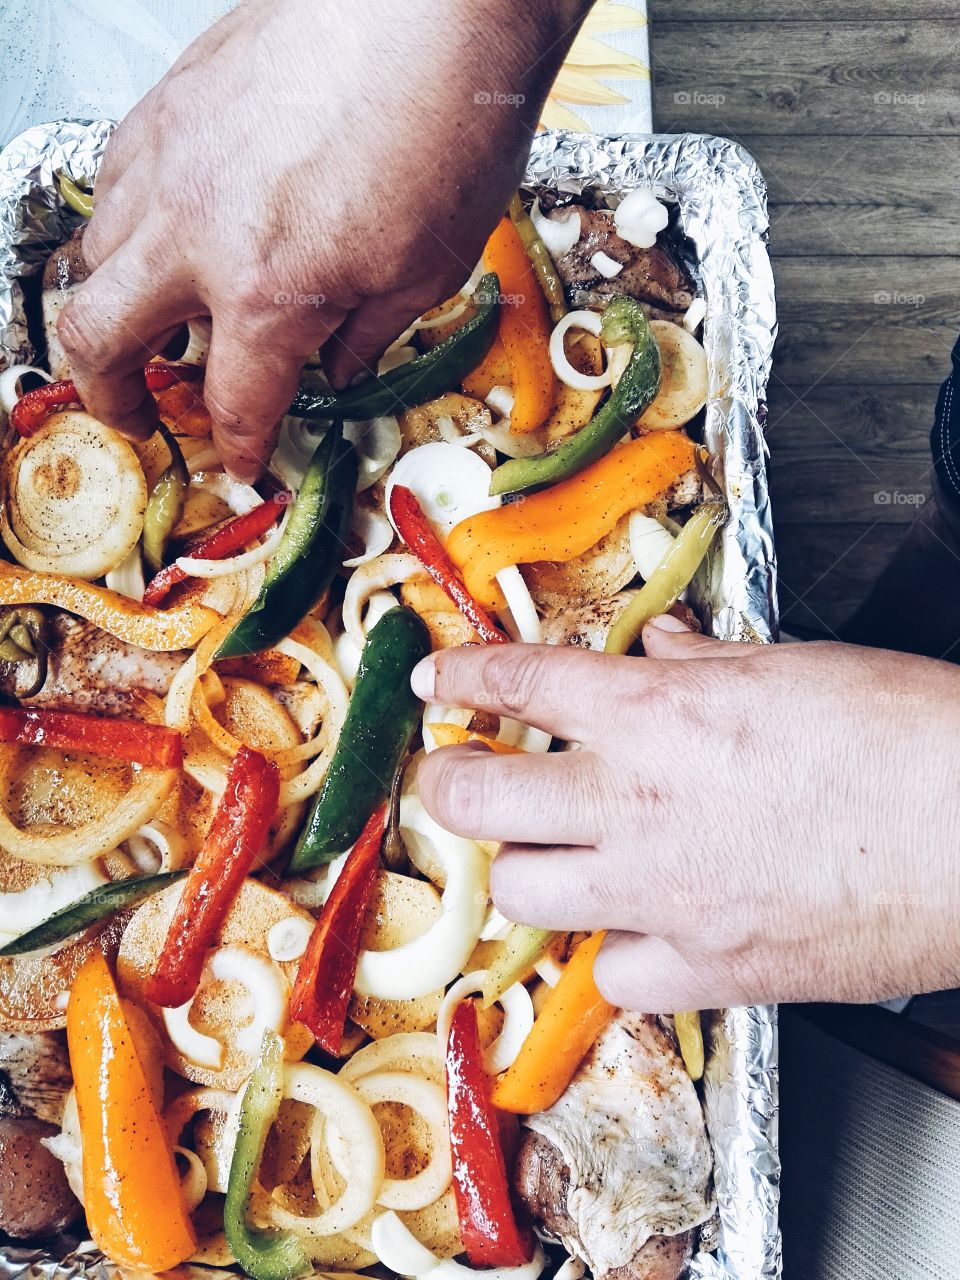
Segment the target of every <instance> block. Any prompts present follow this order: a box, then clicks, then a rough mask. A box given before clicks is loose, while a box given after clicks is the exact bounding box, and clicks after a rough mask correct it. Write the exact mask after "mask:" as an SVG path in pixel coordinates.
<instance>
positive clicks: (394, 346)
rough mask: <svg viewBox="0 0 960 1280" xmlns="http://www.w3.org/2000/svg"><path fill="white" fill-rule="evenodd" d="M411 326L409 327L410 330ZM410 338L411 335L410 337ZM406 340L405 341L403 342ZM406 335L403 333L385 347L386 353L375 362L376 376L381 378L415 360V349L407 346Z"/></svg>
mask: <svg viewBox="0 0 960 1280" xmlns="http://www.w3.org/2000/svg"><path fill="white" fill-rule="evenodd" d="M412 327H413V326H411V329H412ZM410 336H412V335H410ZM404 339H407V341H404ZM408 342H409V337H408V333H403V334H401V335H400V337H399V338H398V339H397V340H396V342H393V343H391V345H390V346H389V347H387V349H386V351H385V352H384V353H383V355H382V356H381V357H380V359H379V360H378V361H377V376H378V377H380V378H382V377H383V375H384V374H385V373H389V372H390V371H391V370H392V369H399V368H400V367H401V365H405V364H409V363H410V361H411V360H416V358H417V349H416V347H411V346H409V345H408Z"/></svg>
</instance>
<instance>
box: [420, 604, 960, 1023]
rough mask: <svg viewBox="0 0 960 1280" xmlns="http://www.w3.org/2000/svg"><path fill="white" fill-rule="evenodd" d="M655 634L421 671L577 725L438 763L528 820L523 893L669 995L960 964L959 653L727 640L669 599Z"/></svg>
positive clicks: (433, 680)
mask: <svg viewBox="0 0 960 1280" xmlns="http://www.w3.org/2000/svg"><path fill="white" fill-rule="evenodd" d="M678 628H679V630H678ZM643 639H644V646H645V649H646V652H647V655H648V656H647V657H646V658H616V657H610V656H605V655H603V654H592V653H586V652H584V651H582V650H577V649H563V648H559V649H554V648H548V647H536V648H534V647H530V646H525V645H510V646H503V647H501V646H495V647H494V646H491V647H489V648H483V647H476V648H467V649H458V650H446V651H444V652H442V653H440V654H437V655H435V656H434V657H432V658H429V659H427V660H426V661H425V662H424V663H422V664H421V666H420V667H418V668H417V670H416V671H415V672H414V687H415V688H416V689H417V691H418V692H419V693H421V695H422V696H426V697H428V698H429V699H430V700H431V701H434V702H440V703H444V704H448V705H453V706H466V707H475V708H478V709H481V710H485V711H489V712H494V713H498V714H503V715H508V716H513V717H516V718H518V719H520V720H523V721H526V722H528V723H530V724H533V725H537V726H538V727H540V728H543V729H546V730H548V731H549V732H550V733H553V734H554V735H556V736H557V737H559V738H563V739H567V740H571V741H574V742H576V743H578V744H579V749H578V750H573V751H567V752H563V753H560V754H557V753H553V754H549V755H538V756H535V755H531V756H526V757H524V756H503V755H494V754H493V753H491V752H488V751H486V750H485V749H483V748H479V749H478V748H475V747H474V748H471V747H458V748H447V749H445V750H442V751H437V752H433V753H431V754H430V755H429V756H428V757H427V758H426V759H425V760H424V761H423V763H422V765H421V766H420V770H419V772H418V786H419V790H420V794H421V796H422V798H423V802H424V804H425V805H426V807H427V808H428V809H429V811H430V812H431V813H432V814H433V816H434V817H435V818H436V819H437V820H438V821H439V822H441V823H443V824H444V825H445V826H447V827H449V828H451V829H452V830H454V831H456V832H459V833H460V834H462V835H466V836H473V837H476V838H478V839H490V840H504V841H507V842H508V843H507V844H506V845H505V846H504V848H503V850H502V852H501V853H500V855H499V856H498V858H497V860H496V862H495V863H494V866H493V875H492V893H493V897H494V901H495V902H496V905H497V906H498V907H499V909H500V910H501V911H502V912H503V913H504V915H506V916H507V917H508V918H509V919H512V920H518V921H522V922H524V923H527V924H532V925H540V926H544V927H547V928H550V929H558V930H569V929H600V928H607V929H610V930H613V931H614V932H613V933H612V935H611V937H610V938H609V940H608V942H607V943H606V944H605V946H604V948H603V950H602V951H601V953H600V957H599V958H598V962H597V970H596V973H597V981H598V983H599V985H600V988H601V990H602V991H603V993H604V994H605V995H606V996H607V997H608V998H609V999H610V1000H611V1001H613V1002H614V1003H616V1004H621V1005H626V1006H629V1007H633V1008H638V1009H643V1010H645V1011H648V1012H668V1013H673V1012H675V1011H676V1010H678V1009H687V1008H693V1009H696V1008H713V1007H718V1006H722V1005H727V1004H742V1003H746V1002H755V1001H759V1002H765V1001H770V1000H807V999H828V1000H869V999H874V998H878V997H883V996H890V995H894V994H902V993H905V992H914V991H921V990H935V989H940V988H944V987H949V986H953V985H956V984H957V983H958V982H960V930H958V922H960V874H958V871H957V865H956V850H957V848H958V843H960V806H958V802H957V784H956V775H957V760H958V756H960V672H958V671H957V669H956V668H955V667H951V666H948V665H947V664H946V663H939V662H933V661H930V660H927V659H922V658H915V657H910V656H903V655H899V654H894V653H888V652H883V651H878V650H870V649H860V648H854V647H852V646H844V645H834V644H802V645H801V644H797V645H785V646H779V647H776V648H765V647H763V648H762V647H757V646H752V645H735V644H723V643H721V642H719V641H715V640H709V639H706V638H703V637H701V636H697V635H694V634H692V633H691V632H688V631H686V630H684V629H683V627H682V626H681V624H680V623H678V622H677V621H676V620H675V619H673V618H669V617H668V618H661V619H658V620H657V623H656V624H651V625H650V626H648V627H647V628H646V629H645V631H644V636H643Z"/></svg>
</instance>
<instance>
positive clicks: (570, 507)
mask: <svg viewBox="0 0 960 1280" xmlns="http://www.w3.org/2000/svg"><path fill="white" fill-rule="evenodd" d="M695 457H696V445H694V443H693V442H692V441H691V440H689V439H688V438H687V436H685V435H684V434H683V432H682V431H652V432H650V433H649V434H648V435H644V436H640V437H639V439H637V440H631V441H630V442H629V443H628V444H624V445H619V446H618V447H617V448H616V449H612V450H611V451H610V452H609V453H608V454H605V455H604V457H602V458H599V459H598V460H597V461H596V462H594V463H591V465H590V466H589V467H585V468H584V469H583V471H580V472H578V473H577V474H576V475H574V476H571V477H570V478H569V479H568V480H561V481H560V483H559V484H555V485H552V486H551V487H550V488H549V489H541V490H540V492H539V493H535V494H533V495H532V496H531V497H528V498H524V499H523V500H522V501H520V502H511V503H508V504H507V505H506V506H502V507H494V508H493V510H492V511H481V512H479V513H478V514H477V515H474V516H469V517H468V518H467V519H466V520H461V521H460V523H459V524H458V525H457V526H456V527H455V528H454V529H453V531H452V532H451V533H450V535H449V537H448V538H447V551H448V552H449V553H450V555H451V556H452V558H453V560H454V561H455V563H456V564H457V565H458V566H459V568H460V570H461V572H462V573H463V577H464V581H465V583H466V585H467V590H468V591H469V592H470V594H471V595H472V596H473V597H474V599H475V600H479V602H480V603H481V604H482V605H484V606H485V607H486V608H488V609H498V608H501V607H502V606H503V603H504V602H503V599H502V597H501V593H500V589H499V587H498V586H497V584H496V575H497V574H498V573H499V572H500V570H501V569H505V568H506V567H507V565H511V564H530V563H532V562H533V561H535V560H553V561H563V562H565V561H567V560H572V559H574V557H575V556H579V555H581V554H582V553H583V552H584V551H587V550H589V549H590V547H592V546H594V545H595V544H596V543H597V542H599V541H600V539H601V538H602V537H603V536H604V534H606V533H609V532H610V530H611V529H612V528H613V527H614V525H615V524H616V523H617V521H618V520H620V519H621V518H622V517H623V516H625V515H626V514H627V512H628V511H635V510H636V509H637V508H638V507H643V506H646V505H647V503H650V502H656V501H657V499H658V498H661V497H663V495H664V494H665V493H666V492H667V491H668V490H669V488H670V487H671V485H673V484H674V483H675V481H676V480H677V478H678V477H679V476H681V475H683V473H684V472H685V471H688V470H689V469H690V468H691V467H692V466H693V465H694V459H695Z"/></svg>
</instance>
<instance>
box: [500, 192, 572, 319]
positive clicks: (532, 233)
mask: <svg viewBox="0 0 960 1280" xmlns="http://www.w3.org/2000/svg"><path fill="white" fill-rule="evenodd" d="M508 213H509V214H510V221H511V222H512V223H513V225H514V226H515V227H516V228H517V234H518V235H519V236H520V243H521V244H522V245H523V247H524V249H525V250H526V252H527V257H528V258H529V259H530V265H531V266H532V267H533V270H534V272H535V273H536V277H537V279H538V280H539V281H540V288H541V289H542V290H543V293H544V296H545V297H546V299H547V305H548V306H549V308H550V319H551V320H552V321H553V323H554V324H556V323H557V321H558V320H562V319H563V317H564V316H565V315H566V314H567V295H566V293H565V291H564V288H563V281H562V280H561V279H560V276H559V275H558V273H557V268H556V267H555V266H554V265H553V258H551V256H550V250H549V249H548V248H547V246H546V245H545V244H544V243H543V239H542V238H541V236H540V232H539V231H538V230H537V228H536V227H535V226H534V225H533V219H532V218H531V217H530V215H529V213H527V211H526V209H524V207H523V205H522V204H521V203H520V197H519V196H518V195H515V196H514V197H513V199H512V200H511V201H510V207H509V209H508Z"/></svg>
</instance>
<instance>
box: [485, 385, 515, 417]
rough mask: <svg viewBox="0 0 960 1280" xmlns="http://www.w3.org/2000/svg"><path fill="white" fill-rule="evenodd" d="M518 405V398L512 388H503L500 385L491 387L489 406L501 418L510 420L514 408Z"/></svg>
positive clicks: (488, 396) (488, 395)
mask: <svg viewBox="0 0 960 1280" xmlns="http://www.w3.org/2000/svg"><path fill="white" fill-rule="evenodd" d="M515 403H516V396H515V395H514V394H513V391H512V390H511V389H510V387H501V386H500V385H499V384H498V385H497V386H495V387H491V388H490V390H489V391H488V392H487V405H488V407H489V408H491V409H492V410H493V411H494V413H499V414H500V416H501V418H509V417H510V415H511V413H513V406H514V404H515Z"/></svg>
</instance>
